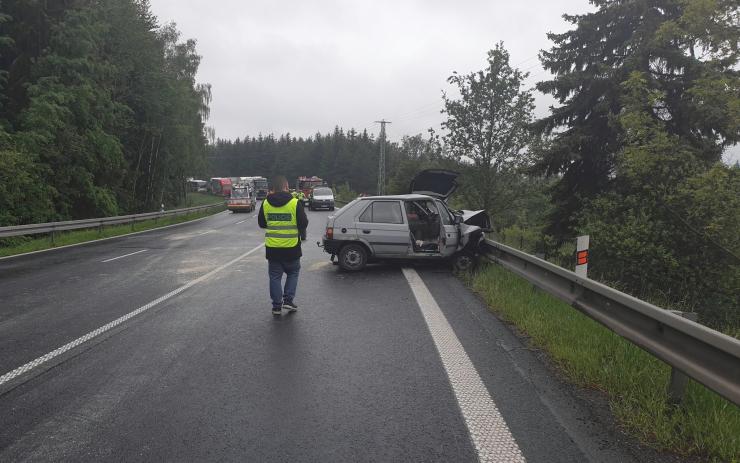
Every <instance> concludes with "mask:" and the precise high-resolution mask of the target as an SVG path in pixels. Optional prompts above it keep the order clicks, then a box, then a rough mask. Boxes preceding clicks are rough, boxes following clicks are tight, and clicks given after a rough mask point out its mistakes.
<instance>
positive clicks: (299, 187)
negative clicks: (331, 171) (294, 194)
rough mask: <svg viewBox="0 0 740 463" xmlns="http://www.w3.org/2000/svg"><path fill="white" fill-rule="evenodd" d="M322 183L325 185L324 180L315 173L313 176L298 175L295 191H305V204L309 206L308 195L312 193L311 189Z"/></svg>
mask: <svg viewBox="0 0 740 463" xmlns="http://www.w3.org/2000/svg"><path fill="white" fill-rule="evenodd" d="M322 185H324V181H323V180H322V179H320V178H319V177H317V176H315V175H314V176H312V177H298V180H296V184H295V191H301V192H303V196H304V198H303V205H304V206H308V197H309V196H310V195H311V190H313V189H314V188H315V187H317V186H322Z"/></svg>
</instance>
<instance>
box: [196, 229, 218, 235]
mask: <svg viewBox="0 0 740 463" xmlns="http://www.w3.org/2000/svg"><path fill="white" fill-rule="evenodd" d="M215 231H216V230H206V231H204V232H200V233H198V236H203V235H207V234H209V233H213V232H215Z"/></svg>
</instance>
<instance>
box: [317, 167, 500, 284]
mask: <svg viewBox="0 0 740 463" xmlns="http://www.w3.org/2000/svg"><path fill="white" fill-rule="evenodd" d="M457 176H458V174H457V173H456V172H451V171H447V170H440V169H430V170H425V171H422V172H420V173H419V174H417V175H416V177H414V179H413V180H412V181H411V194H405V195H395V196H368V197H363V198H357V199H355V200H354V201H352V202H350V203H349V204H347V205H346V206H344V207H343V208H341V209H340V210H339V211H338V212H337V213H336V214H335V215H332V216H329V217H328V218H327V221H326V232H325V234H324V237H323V240H322V242H321V243H317V244H319V246H321V247H323V248H324V251H325V252H327V253H329V254H331V260H332V261H334V259H335V257H338V259H339V262H338V264H339V266H340V267H341V268H342V269H344V270H348V271H359V270H362V269H363V268H365V266H366V265H367V264H368V263H369V262H373V261H380V260H440V259H447V260H450V261H451V262H452V264H453V266H454V267H455V268H456V269H458V270H468V269H470V268H472V267H473V266H475V263H476V259H477V256H478V255H479V254H480V249H479V248H480V245H481V243H482V241H483V239H484V232H485V231H488V230H490V228H491V223H490V219H489V218H488V215H487V214H486V213H485V211H465V210H464V211H454V210H451V209H450V208H449V207H448V206H447V203H446V201H447V199H448V198H449V197H450V195H451V194H452V193H453V192H454V191H455V189H456V188H457V182H456V181H455V179H456V178H457Z"/></svg>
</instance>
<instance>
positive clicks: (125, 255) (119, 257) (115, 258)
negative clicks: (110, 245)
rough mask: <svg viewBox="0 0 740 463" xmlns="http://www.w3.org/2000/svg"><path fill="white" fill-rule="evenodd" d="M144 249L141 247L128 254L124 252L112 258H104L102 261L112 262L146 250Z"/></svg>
mask: <svg viewBox="0 0 740 463" xmlns="http://www.w3.org/2000/svg"><path fill="white" fill-rule="evenodd" d="M146 251H147V250H146V249H142V250H141V251H136V252H132V253H130V254H124V255H122V256H118V257H114V258H112V259H106V260H104V261H103V262H112V261H114V260H118V259H123V258H124V257H128V256H133V255H134V254H139V253H142V252H146Z"/></svg>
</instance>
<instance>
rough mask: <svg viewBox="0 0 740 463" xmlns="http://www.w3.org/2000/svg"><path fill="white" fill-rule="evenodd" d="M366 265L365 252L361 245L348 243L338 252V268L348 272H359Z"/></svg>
mask: <svg viewBox="0 0 740 463" xmlns="http://www.w3.org/2000/svg"><path fill="white" fill-rule="evenodd" d="M366 265H367V250H366V249H365V247H364V246H362V245H361V244H355V243H350V244H347V245H345V246H343V247H342V249H341V250H340V251H339V267H341V268H342V270H346V271H348V272H359V271H360V270H362V269H364V268H365V266H366Z"/></svg>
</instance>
